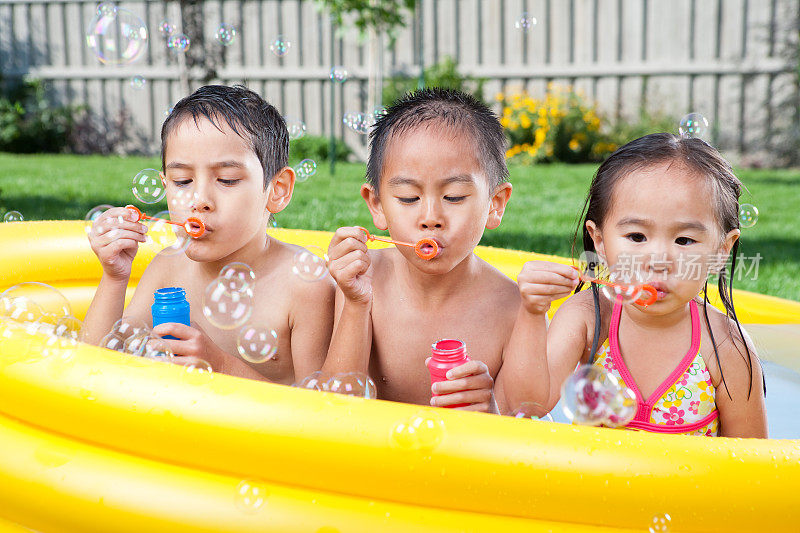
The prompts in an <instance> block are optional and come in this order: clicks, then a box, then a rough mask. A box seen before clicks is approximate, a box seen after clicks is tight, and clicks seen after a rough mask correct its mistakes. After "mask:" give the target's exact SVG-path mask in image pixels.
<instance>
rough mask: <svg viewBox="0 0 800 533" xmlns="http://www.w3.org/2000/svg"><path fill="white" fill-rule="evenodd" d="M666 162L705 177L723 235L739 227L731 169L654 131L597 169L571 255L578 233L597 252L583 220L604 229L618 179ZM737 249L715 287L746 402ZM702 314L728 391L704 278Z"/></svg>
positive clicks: (710, 151) (695, 146)
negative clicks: (740, 365) (732, 327)
mask: <svg viewBox="0 0 800 533" xmlns="http://www.w3.org/2000/svg"><path fill="white" fill-rule="evenodd" d="M666 162H674V163H675V164H681V165H684V166H685V167H686V168H688V169H689V170H690V171H691V172H693V173H694V174H695V175H697V176H701V177H703V178H704V179H705V181H706V183H707V184H708V185H709V186H710V188H711V190H712V201H713V209H714V214H715V218H716V220H717V223H718V225H719V229H720V230H721V231H722V234H723V235H727V233H728V232H730V231H731V230H734V229H737V228H739V195H740V194H741V191H742V183H741V181H739V179H738V178H737V177H736V176H735V175H734V173H733V169H732V168H731V165H730V164H729V163H728V162H727V161H726V160H725V159H724V158H723V157H722V156H721V155H720V153H719V152H718V151H717V150H716V149H715V148H714V147H712V146H710V145H708V144H707V143H706V142H704V141H703V140H701V139H685V138H681V137H678V136H676V135H672V134H671V133H653V134H650V135H645V136H644V137H640V138H638V139H636V140H634V141H631V142H629V143H628V144H626V145H624V146H622V147H621V148H619V149H618V150H617V151H616V152H614V153H613V154H611V155H610V156H609V157H608V159H606V160H605V161H604V162H603V164H602V165H600V167H599V168H598V169H597V172H596V173H595V175H594V179H593V180H592V184H591V185H590V186H589V194H588V195H587V197H586V202H585V203H584V206H583V211H582V213H581V218H582V221H581V225H580V226H579V227H578V228H577V230H576V231H575V239H574V241H573V252H574V248H575V244H576V242H577V240H578V233H579V232H581V234H582V244H583V250H584V252H586V255H587V256H591V254H594V253H596V251H595V248H594V241H592V238H591V236H590V235H589V231H588V229H587V228H586V222H587V221H588V220H591V221H593V222H594V223H595V224H596V225H597V227H598V228H601V227H602V226H603V222H604V221H605V218H606V216H607V215H608V213H609V211H610V210H611V205H612V201H613V195H614V189H615V187H616V185H617V183H618V182H619V181H620V180H621V179H623V178H624V177H626V176H628V175H629V174H630V173H631V172H635V171H637V170H641V169H644V168H650V167H653V166H654V165H658V164H661V163H666ZM738 250H739V239H737V240H736V242H734V244H733V247H732V249H731V252H730V257H731V261H730V273H728V272H727V269H726V267H725V266H722V267H721V268H720V271H719V278H718V287H719V295H720V299H721V301H722V305H723V306H724V308H725V314H726V315H727V317H728V318H729V319H731V320H732V321H733V322H734V323H735V324H736V328H737V330H738V332H739V336H740V338H741V339H742V343H743V345H744V349H745V351H746V352H747V357H746V359H747V366H748V371H749V373H750V387H749V389H748V392H747V395H748V398H749V397H750V393H751V392H752V386H753V384H752V378H753V367H752V359H753V358H752V356H751V354H750V349H749V348H748V347H747V343H746V342H745V340H744V339H745V336H744V333H743V332H742V327H741V325H740V324H739V319H738V317H737V316H736V309H735V308H734V305H733V272H734V271H735V269H736V255H737V253H738ZM596 266H597V265H593V264H589V265H587V270H588V271H590V273H592V274H593V273H594V272H592V270H593V269H594V268H595V267H596ZM582 286H583V283H580V284H578V287H577V288H576V289H575V292H576V293H577V292H578V291H580V290H581V288H582ZM591 289H592V297H593V300H594V309H595V329H594V340H593V341H592V351H591V352H590V357H592V358H593V357H594V354H595V353H596V352H597V347H598V346H597V345H598V343H599V338H600V302H599V297H598V288H597V285H596V284H595V283H592V284H591ZM703 314H704V317H705V322H706V326H707V327H708V333H709V335H710V336H711V343H712V345H713V346H714V356H715V357H716V359H717V365H718V366H719V369H720V374H722V383H723V384H724V385H725V389H726V391H727V390H728V387H727V384H726V383H725V374H724V373H723V372H722V365H721V364H720V360H719V353H718V351H717V341H716V340H715V339H714V333H713V332H712V330H711V323H710V321H709V318H708V280H706V282H705V285H704V286H703ZM730 333H731V335H732V336H733V331H730ZM735 344H736V343H734V345H735ZM737 349H738V346H737ZM740 353H741V350H740ZM742 355H744V354H742ZM763 386H764V391H765V392H766V382H764V383H763ZM728 396H730V391H728Z"/></svg>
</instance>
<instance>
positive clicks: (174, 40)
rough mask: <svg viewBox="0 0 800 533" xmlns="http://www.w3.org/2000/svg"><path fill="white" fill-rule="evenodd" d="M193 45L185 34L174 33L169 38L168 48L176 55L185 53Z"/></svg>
mask: <svg viewBox="0 0 800 533" xmlns="http://www.w3.org/2000/svg"><path fill="white" fill-rule="evenodd" d="M191 45H192V41H191V39H189V36H188V35H186V34H185V33H174V34H172V35H170V36H169V37H168V38H167V48H169V49H170V50H172V51H173V52H175V53H176V54H183V53H185V52H186V51H187V50H188V49H189V47H190V46H191Z"/></svg>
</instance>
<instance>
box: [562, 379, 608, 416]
mask: <svg viewBox="0 0 800 533" xmlns="http://www.w3.org/2000/svg"><path fill="white" fill-rule="evenodd" d="M605 383H606V382H605V372H603V371H602V370H600V369H598V368H597V367H595V366H592V365H580V366H579V367H578V368H577V369H576V370H575V372H573V374H572V375H571V376H569V377H568V378H567V379H566V380H565V381H564V383H563V384H562V385H561V399H562V401H563V405H562V408H563V410H564V414H565V415H566V417H567V419H569V420H570V421H572V422H574V423H576V424H584V425H588V426H598V425H600V424H601V423H602V422H603V420H604V419H605V417H606V412H607V410H608V403H607V401H608V396H609V392H608V388H607V387H606V385H605Z"/></svg>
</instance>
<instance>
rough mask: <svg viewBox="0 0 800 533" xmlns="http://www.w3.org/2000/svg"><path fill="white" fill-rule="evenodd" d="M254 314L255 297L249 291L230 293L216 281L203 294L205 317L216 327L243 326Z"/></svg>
mask: <svg viewBox="0 0 800 533" xmlns="http://www.w3.org/2000/svg"><path fill="white" fill-rule="evenodd" d="M252 313H253V296H252V295H251V293H249V292H248V291H229V290H228V289H226V288H225V284H223V283H220V281H219V279H215V280H214V281H212V282H211V283H209V284H208V286H207V287H206V289H205V291H204V293H203V316H205V317H206V319H207V320H208V321H209V322H210V323H211V324H212V325H213V326H215V327H218V328H220V329H234V328H238V327H241V326H243V325H244V324H245V323H246V322H247V321H248V320H249V319H250V315H251V314H252Z"/></svg>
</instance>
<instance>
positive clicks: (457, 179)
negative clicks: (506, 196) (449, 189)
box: [386, 174, 475, 187]
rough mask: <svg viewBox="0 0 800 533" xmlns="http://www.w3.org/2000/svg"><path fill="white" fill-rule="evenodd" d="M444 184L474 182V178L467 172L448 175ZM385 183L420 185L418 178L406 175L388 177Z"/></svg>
mask: <svg viewBox="0 0 800 533" xmlns="http://www.w3.org/2000/svg"><path fill="white" fill-rule="evenodd" d="M442 183H443V184H444V185H449V184H450V183H475V180H474V179H473V178H472V176H470V175H469V174H459V175H458V176H450V177H449V178H445V179H444V180H443V182H442ZM386 184H387V185H390V186H392V185H415V186H417V187H418V186H419V185H420V180H416V179H414V178H409V177H406V176H394V177H392V178H389V181H387V182H386Z"/></svg>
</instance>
